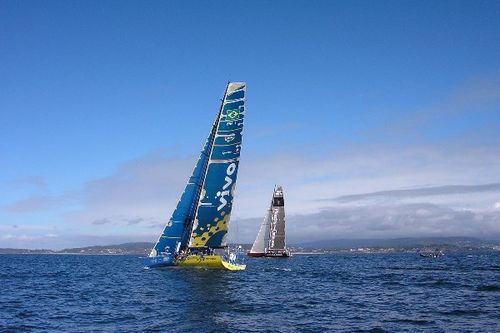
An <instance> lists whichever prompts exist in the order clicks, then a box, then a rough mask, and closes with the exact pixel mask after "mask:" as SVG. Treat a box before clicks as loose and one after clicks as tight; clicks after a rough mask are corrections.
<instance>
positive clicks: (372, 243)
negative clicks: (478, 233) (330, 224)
mask: <svg viewBox="0 0 500 333" xmlns="http://www.w3.org/2000/svg"><path fill="white" fill-rule="evenodd" d="M153 245H154V243H149V242H135V243H124V244H116V245H100V246H86V247H77V248H70V249H64V250H59V251H55V250H47V249H39V250H30V249H10V248H3V249H2V248H0V254H83V255H139V256H146V255H148V254H149V251H150V250H151V248H152V247H153ZM290 245H291V248H292V250H294V249H297V250H298V251H300V250H301V249H310V250H314V249H322V250H329V249H331V250H335V249H351V248H362V247H364V248H368V247H369V248H393V249H400V250H402V251H405V250H407V249H413V250H415V249H425V248H432V247H440V248H444V249H447V250H455V251H456V250H461V249H471V250H499V249H500V241H494V240H493V241H486V240H480V239H477V238H471V237H430V238H395V239H329V240H321V241H315V242H306V243H292V244H290ZM242 246H243V249H244V250H249V249H250V247H251V244H242Z"/></svg>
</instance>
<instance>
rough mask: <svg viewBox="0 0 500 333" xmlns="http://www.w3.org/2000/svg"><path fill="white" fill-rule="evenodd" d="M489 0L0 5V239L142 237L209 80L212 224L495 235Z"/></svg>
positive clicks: (499, 5) (150, 234) (495, 96)
mask: <svg viewBox="0 0 500 333" xmlns="http://www.w3.org/2000/svg"><path fill="white" fill-rule="evenodd" d="M498 17H500V2H498V1H356V0H352V1H347V0H346V1H213V2H204V1H148V2H143V1H43V0H42V1H7V0H4V1H0V247H18V248H52V249H60V248H65V247H76V246H86V245H98V244H101V245H104V244H113V243H121V242H132V241H150V242H154V241H156V239H157V237H158V235H159V234H160V233H161V231H162V230H163V227H164V225H165V224H166V222H167V221H168V219H169V217H170V215H171V213H172V211H173V209H174V207H175V205H176V203H177V201H178V199H179V196H180V194H181V192H182V190H183V188H184V186H185V183H186V181H187V178H188V177H189V175H190V173H191V171H192V168H193V166H194V163H195V161H196V159H197V157H198V154H199V151H200V149H201V147H202V144H203V143H204V140H205V138H206V136H207V134H208V131H209V129H210V125H211V123H212V122H213V119H214V117H215V114H216V112H217V110H218V107H219V103H220V98H221V97H222V95H223V92H224V88H225V84H226V83H227V82H228V81H245V82H247V106H246V111H247V114H246V118H245V130H244V138H243V140H244V142H243V147H242V153H241V164H240V170H239V175H238V182H237V189H236V198H235V202H234V209H233V213H232V224H231V232H230V239H231V240H232V241H234V242H246V243H249V242H252V241H253V239H254V237H255V235H256V234H257V231H258V228H259V224H260V222H261V220H262V219H263V217H264V214H265V212H266V209H267V205H268V203H269V200H270V197H271V195H272V190H273V187H274V185H275V184H280V185H282V186H283V187H284V194H285V202H286V207H285V208H286V215H287V227H286V228H287V229H286V230H287V238H288V242H289V243H290V244H293V243H296V244H298V243H302V242H303V243H306V242H313V241H315V240H324V239H365V238H369V239H387V238H398V237H446V236H469V237H479V238H483V239H500V39H499V36H500V20H499V19H498Z"/></svg>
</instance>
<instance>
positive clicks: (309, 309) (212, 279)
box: [0, 252, 500, 332]
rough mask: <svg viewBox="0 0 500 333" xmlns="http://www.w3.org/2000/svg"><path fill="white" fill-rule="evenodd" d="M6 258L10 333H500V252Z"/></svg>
mask: <svg viewBox="0 0 500 333" xmlns="http://www.w3.org/2000/svg"><path fill="white" fill-rule="evenodd" d="M142 262H143V259H142V258H139V257H136V256H79V255H0V331H2V332H51V331H57V332H61V331H63V332H90V331H92V332H139V331H145V332H328V331H341V332H351V331H352V332H468V331H469V332H499V331H500V253H498V252H496V253H491V252H490V253H469V252H467V253H451V254H446V255H445V256H444V257H441V258H437V259H428V258H420V257H419V256H418V254H331V255H304V256H298V255H297V256H294V257H292V258H288V259H278V258H256V259H249V260H247V270H246V271H243V272H228V271H217V270H207V269H197V268H169V269H163V270H159V269H151V270H145V269H143V267H142Z"/></svg>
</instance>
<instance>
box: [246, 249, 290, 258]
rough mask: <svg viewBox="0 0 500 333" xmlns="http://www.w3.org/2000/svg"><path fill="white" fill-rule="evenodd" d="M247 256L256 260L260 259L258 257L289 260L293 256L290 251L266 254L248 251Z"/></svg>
mask: <svg viewBox="0 0 500 333" xmlns="http://www.w3.org/2000/svg"><path fill="white" fill-rule="evenodd" d="M247 256H249V257H254V258H258V257H270V258H288V257H291V256H292V254H291V253H290V252H288V251H277V252H266V253H262V252H250V251H248V252H247Z"/></svg>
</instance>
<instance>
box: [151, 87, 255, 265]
mask: <svg viewBox="0 0 500 333" xmlns="http://www.w3.org/2000/svg"><path fill="white" fill-rule="evenodd" d="M245 94H246V84H245V83H244V82H230V83H228V85H227V87H226V91H225V93H224V98H223V100H222V105H221V107H220V109H219V112H218V113H217V117H216V119H215V121H214V123H213V125H212V128H211V130H210V133H209V135H208V138H207V141H206V142H205V145H204V147H203V150H202V151H201V153H200V157H199V159H198V161H197V163H196V166H195V168H194V170H193V173H192V174H191V177H190V178H189V180H188V183H187V185H186V188H185V189H184V192H183V193H182V196H181V198H180V200H179V203H178V204H177V207H176V208H175V210H174V212H173V214H172V217H171V218H170V219H169V221H168V222H167V225H166V226H165V229H164V230H163V233H162V234H161V235H160V237H159V239H158V241H157V242H156V244H155V245H154V247H153V249H152V250H151V253H150V254H149V257H147V258H146V263H145V264H146V266H147V267H151V268H152V267H164V266H202V267H209V268H220V269H227V270H244V269H245V265H243V264H240V263H238V262H237V260H236V256H235V255H234V254H229V253H227V254H224V252H225V250H226V249H227V242H226V237H227V232H228V227H229V222H230V217H231V209H232V206H233V197H234V190H235V184H236V177H237V174H238V167H239V158H240V149H241V138H242V131H243V121H244V118H245Z"/></svg>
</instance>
